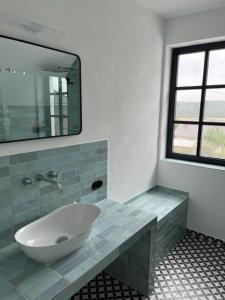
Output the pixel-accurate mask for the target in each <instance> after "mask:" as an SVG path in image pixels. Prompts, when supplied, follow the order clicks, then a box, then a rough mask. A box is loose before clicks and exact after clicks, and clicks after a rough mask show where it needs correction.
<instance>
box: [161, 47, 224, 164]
mask: <svg viewBox="0 0 225 300" xmlns="http://www.w3.org/2000/svg"><path fill="white" fill-rule="evenodd" d="M166 156H167V157H169V158H175V159H182V160H188V161H195V162H201V163H209V164H217V165H224V166H225V42H219V43H210V44H203V45H197V46H190V47H183V48H175V49H173V54H172V67H171V84H170V104H169V116H168V135H167V153H166Z"/></svg>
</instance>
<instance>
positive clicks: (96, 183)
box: [91, 180, 103, 191]
mask: <svg viewBox="0 0 225 300" xmlns="http://www.w3.org/2000/svg"><path fill="white" fill-rule="evenodd" d="M102 185H103V181H102V180H97V181H94V182H93V183H92V186H91V188H92V190H93V191H95V190H98V189H100V187H102Z"/></svg>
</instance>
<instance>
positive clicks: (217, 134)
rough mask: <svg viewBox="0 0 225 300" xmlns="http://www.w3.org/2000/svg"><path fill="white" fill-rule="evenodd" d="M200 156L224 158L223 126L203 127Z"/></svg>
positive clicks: (224, 131)
mask: <svg viewBox="0 0 225 300" xmlns="http://www.w3.org/2000/svg"><path fill="white" fill-rule="evenodd" d="M201 156H206V157H212V158H222V159H225V127H223V126H204V127H203V133H202V146H201Z"/></svg>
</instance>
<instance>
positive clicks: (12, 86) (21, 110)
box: [0, 36, 82, 143]
mask: <svg viewBox="0 0 225 300" xmlns="http://www.w3.org/2000/svg"><path fill="white" fill-rule="evenodd" d="M81 129H82V116H81V62H80V58H79V56H78V55H76V54H72V53H69V52H65V51H61V50H57V49H53V48H49V47H45V46H41V45H37V44H33V43H28V42H25V41H21V40H16V39H13V38H8V37H5V36H0V142H1V143H4V142H13V141H20V140H30V139H40V138H49V137H57V136H68V135H77V134H79V133H80V132H81Z"/></svg>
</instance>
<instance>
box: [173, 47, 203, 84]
mask: <svg viewBox="0 0 225 300" xmlns="http://www.w3.org/2000/svg"><path fill="white" fill-rule="evenodd" d="M204 58H205V52H197V53H191V54H183V55H179V58H178V72H177V85H178V86H196V85H202V78H203V69H204Z"/></svg>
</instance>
